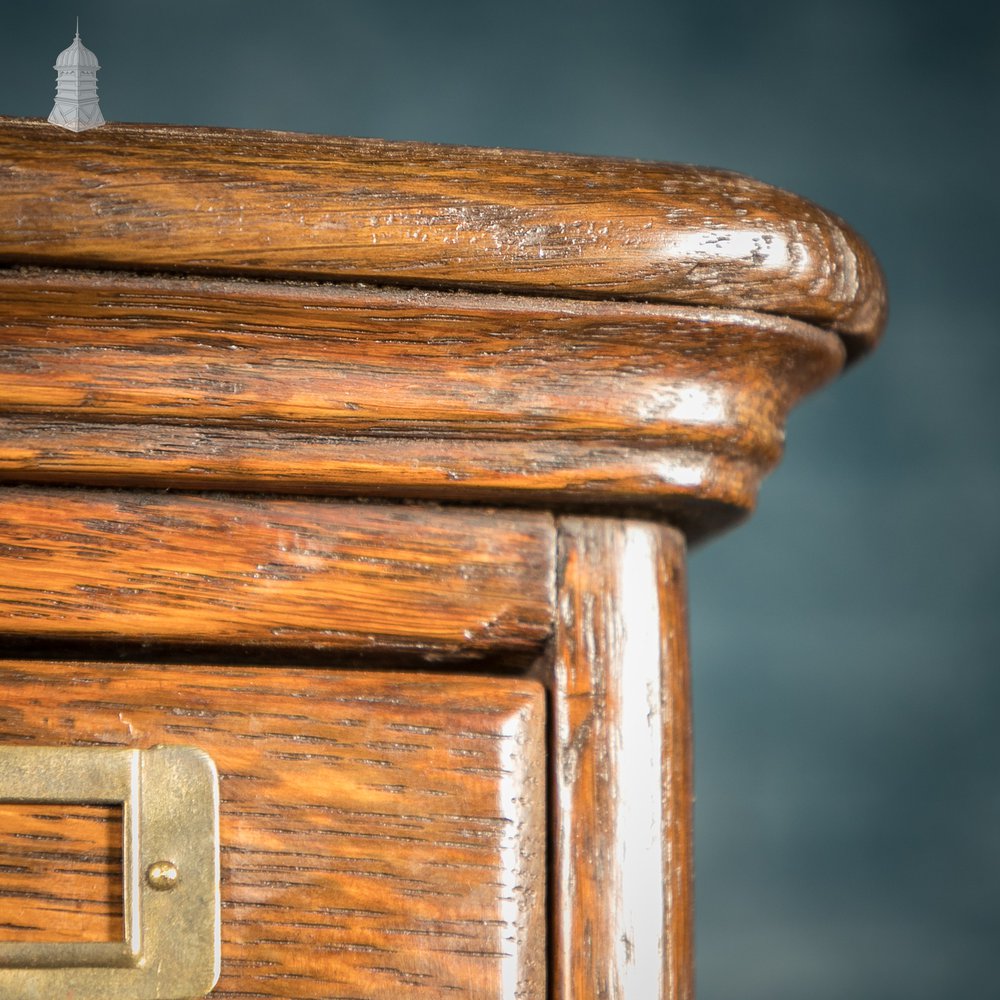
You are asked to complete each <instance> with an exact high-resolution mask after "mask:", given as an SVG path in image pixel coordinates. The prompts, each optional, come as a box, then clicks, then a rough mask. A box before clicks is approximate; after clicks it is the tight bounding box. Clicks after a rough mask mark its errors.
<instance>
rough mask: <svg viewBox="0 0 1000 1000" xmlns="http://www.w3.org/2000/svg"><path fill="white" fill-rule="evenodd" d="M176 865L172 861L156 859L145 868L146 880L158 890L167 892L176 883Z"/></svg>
mask: <svg viewBox="0 0 1000 1000" xmlns="http://www.w3.org/2000/svg"><path fill="white" fill-rule="evenodd" d="M178 877H179V876H178V873H177V865H175V864H174V863H173V862H172V861H156V862H154V863H153V864H151V865H150V866H149V867H148V868H147V869H146V881H147V882H148V883H149V885H150V887H151V888H153V889H156V890H157V891H158V892H167V891H169V890H170V889H173V887H174V886H175V885H177V880H178Z"/></svg>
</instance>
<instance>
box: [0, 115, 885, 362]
mask: <svg viewBox="0 0 1000 1000" xmlns="http://www.w3.org/2000/svg"><path fill="white" fill-rule="evenodd" d="M53 205H58V207H59V211H58V212H53V210H52V206H53ZM0 261H7V262H21V263H25V262H27V263H32V262H34V263H48V264H70V265H76V266H81V265H82V266H88V265H97V266H101V267H130V268H146V269H157V270H165V269H173V270H182V271H188V272H193V271H202V272H218V273H229V274H256V275H267V276H288V277H296V276H297V277H307V278H317V279H334V280H345V279H346V280H362V281H373V282H379V283H383V284H386V283H389V284H405V285H425V286H427V285H433V286H439V287H442V286H443V287H449V288H455V287H476V288H487V289H501V290H508V291H528V292H543V293H554V294H559V295H567V296H591V297H593V296H598V297H613V298H622V297H626V298H628V297H631V298H641V299H648V300H650V301H661V302H678V303H687V304H694V305H710V306H722V307H737V308H746V309H755V310H760V311H763V312H770V313H776V314H779V315H787V316H793V317H797V318H800V319H807V320H810V321H812V322H815V323H818V324H820V325H823V326H829V327H831V328H834V329H837V330H839V331H841V332H843V333H844V334H845V335H846V336H847V337H848V338H850V339H851V340H852V342H853V343H854V344H855V346H857V347H863V346H865V345H867V344H870V343H871V342H872V341H873V340H874V339H875V338H876V337H877V336H878V334H879V332H880V330H881V327H882V325H883V322H884V313H885V295H884V286H883V281H882V277H881V274H880V272H879V268H878V265H877V263H876V261H875V259H874V257H873V256H872V254H871V252H870V251H869V250H868V248H867V246H866V245H865V244H864V243H863V242H862V241H861V240H860V239H859V238H858V237H857V236H856V235H855V234H854V233H853V232H852V231H851V230H850V229H849V228H848V227H847V226H846V225H845V224H844V223H843V222H841V221H840V220H839V219H837V218H836V217H835V216H833V215H831V214H830V213H828V212H826V211H824V210H823V209H821V208H819V207H818V206H816V205H814V204H812V203H810V202H808V201H806V200H805V199H803V198H799V197H797V196H795V195H792V194H789V193H787V192H785V191H781V190H778V189H777V188H774V187H771V186H769V185H767V184H762V183H760V182H759V181H754V180H751V179H749V178H746V177H742V176H740V175H738V174H733V173H730V172H727V171H721V170H711V169H707V168H703V167H691V166H678V165H674V164H655V163H642V162H639V161H633V160H615V159H599V158H594V157H583V156H570V155H565V154H556V153H530V152H520V151H511V150H501V149H470V148H463V147H457V146H434V145H424V144H419V143H405V142H382V141H378V140H373V139H338V138H324V137H320V136H311V135H296V134H292V133H287V132H249V131H239V130H233V129H209V128H201V127H197V128H194V127H179V126H165V125H127V124H126V125H123V124H112V125H106V126H104V127H102V128H100V129H94V130H91V131H88V132H84V133H80V134H78V135H67V134H66V133H65V132H64V131H63V130H60V129H56V128H53V127H52V126H50V125H48V124H47V123H45V122H43V121H40V120H28V119H16V118H2V119H0Z"/></svg>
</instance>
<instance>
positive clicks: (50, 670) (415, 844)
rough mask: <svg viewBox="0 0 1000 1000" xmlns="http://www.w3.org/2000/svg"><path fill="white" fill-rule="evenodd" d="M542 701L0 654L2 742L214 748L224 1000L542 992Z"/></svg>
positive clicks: (505, 684)
mask: <svg viewBox="0 0 1000 1000" xmlns="http://www.w3.org/2000/svg"><path fill="white" fill-rule="evenodd" d="M544 714H545V713H544V696H543V691H542V688H541V686H540V685H539V684H537V683H536V682H533V681H529V680H523V679H499V678H490V679H480V678H467V677H457V676H432V675H423V676H418V675H413V674H405V675H401V674H391V673H367V672H351V671H345V672H337V671H304V670H274V669H267V668H254V669H232V668H230V669H218V668H208V667H196V666H185V667H183V668H169V669H168V668H156V669H150V668H144V667H141V666H128V665H126V666H122V665H102V664H85V663H52V664H40V663H33V662H28V661H20V662H14V661H0V741H3V742H4V743H7V744H37V745H49V744H59V745H67V744H68V745H83V746H90V745H97V744H100V745H116V746H143V747H145V746H151V745H153V744H159V743H164V744H184V745H190V746H197V747H200V748H202V749H203V750H205V751H207V752H208V753H209V754H210V755H211V756H212V757H213V759H214V760H215V762H216V764H217V766H218V768H219V772H220V795H221V829H220V837H221V845H222V900H223V904H222V905H223V910H222V914H223V921H222V935H223V948H222V978H221V980H220V982H219V986H218V987H217V989H216V990H215V992H214V993H213V994H212V995H213V996H220V997H227V998H230V1000H251V998H254V1000H260V998H265V997H266V998H274V1000H280V998H283V1000H299V998H301V1000H314V998H317V997H334V996H336V997H353V998H359V1000H384V998H385V997H411V996H420V997H426V998H427V1000H444V998H446V997H447V998H450V1000H460V998H463V997H468V998H470V1000H494V998H495V1000H508V998H512V997H515V996H516V997H523V998H525V1000H544V997H545V936H546V934H545V812H544V802H545V767H544V752H545V747H544V740H545V735H544V734H545V718H544ZM80 822H83V820H82V819H81V821H80ZM94 823H95V824H96V823H97V820H96V819H95V821H94ZM92 825H93V824H92ZM98 832H100V831H98ZM84 883H87V884H84ZM101 885H102V883H101V880H100V879H98V878H91V879H89V880H86V879H84V880H82V881H81V885H80V899H79V903H80V906H81V908H87V909H91V908H93V907H95V906H99V905H100V898H101V897H100V893H101V892H102V891H103V890H102V887H101ZM11 899H17V900H18V902H19V904H20V902H21V901H22V900H21V898H20V897H18V896H17V882H16V878H15V877H14V876H13V875H12V874H11V873H10V872H9V871H8V870H7V869H5V868H2V867H0V907H3V908H4V911H5V912H6V905H7V903H8V901H9V900H11ZM51 919H52V926H58V925H59V922H60V921H62V920H66V921H67V924H66V926H67V927H69V926H71V924H70V923H69V921H72V920H74V919H75V918H74V917H72V916H71V915H64V914H61V913H56V914H52V918H51ZM73 926H75V925H73Z"/></svg>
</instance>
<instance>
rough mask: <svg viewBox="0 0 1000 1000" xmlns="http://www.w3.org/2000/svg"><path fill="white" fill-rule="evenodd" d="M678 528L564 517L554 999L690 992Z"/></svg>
mask: <svg viewBox="0 0 1000 1000" xmlns="http://www.w3.org/2000/svg"><path fill="white" fill-rule="evenodd" d="M684 589H685V588H684V541H683V539H682V537H681V536H680V535H679V534H678V533H677V532H676V531H673V530H672V529H670V528H666V527H663V526H659V525H655V524H650V523H647V522H642V521H622V520H614V519H597V518H564V519H560V521H559V591H558V616H557V626H556V634H555V639H554V655H553V663H552V675H551V678H550V680H549V684H550V687H551V689H552V692H551V697H552V713H553V725H552V729H553V736H552V741H553V747H552V751H551V756H552V774H553V779H552V780H553V816H552V828H553V831H554V857H553V862H552V866H551V878H552V898H553V918H554V927H553V944H552V949H553V997H554V1000H578V998H580V997H587V998H588V1000H590V998H592V1000H634V998H636V997H641V998H643V1000H690V998H691V997H692V996H693V993H694V983H693V965H692V885H691V879H692V850H691V848H692V829H691V805H692V795H693V790H692V779H691V715H690V712H691V709H690V694H689V691H690V680H689V673H688V656H687V627H686V618H685V615H686V611H685V596H684Z"/></svg>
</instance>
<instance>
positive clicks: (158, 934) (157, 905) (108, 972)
mask: <svg viewBox="0 0 1000 1000" xmlns="http://www.w3.org/2000/svg"><path fill="white" fill-rule="evenodd" d="M0 802H49V803H54V802H61V803H65V802H76V803H105V804H120V805H121V807H122V824H123V831H124V836H123V841H124V843H123V852H122V859H123V871H124V894H123V909H124V936H123V940H122V941H121V942H108V943H96V944H88V943H79V944H77V943H63V942H28V943H20V942H0V997H3V998H4V1000H39V998H42V997H45V998H49V997H73V1000H112V998H113V1000H147V998H148V1000H154V998H155V1000H187V998H190V997H198V996H204V995H205V994H207V993H209V992H210V991H211V990H212V988H213V987H214V986H215V984H216V982H217V981H218V978H219V970H220V940H221V921H220V898H219V777H218V772H217V771H216V768H215V764H214V763H213V761H212V759H211V758H210V757H209V756H208V754H206V753H204V752H203V751H201V750H197V749H194V748H191V747H180V746H158V747H153V748H151V749H148V750H133V749H120V748H116V747H31V746H17V747H10V746H0Z"/></svg>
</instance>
